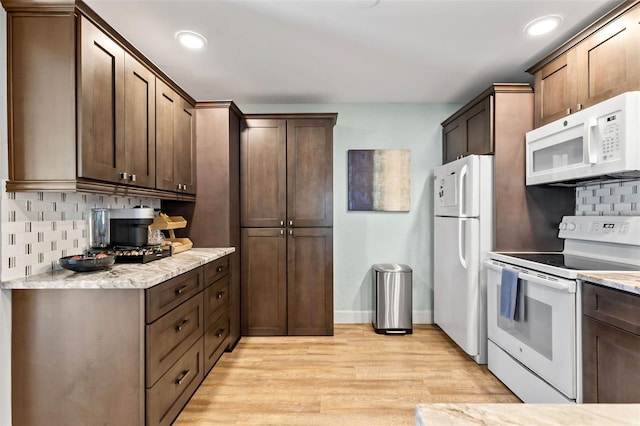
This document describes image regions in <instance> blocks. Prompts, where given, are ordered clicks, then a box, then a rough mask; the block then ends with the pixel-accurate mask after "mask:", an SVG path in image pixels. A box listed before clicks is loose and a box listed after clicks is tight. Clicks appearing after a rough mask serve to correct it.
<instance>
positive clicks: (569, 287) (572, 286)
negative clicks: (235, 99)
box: [485, 261, 576, 293]
mask: <svg viewBox="0 0 640 426" xmlns="http://www.w3.org/2000/svg"><path fill="white" fill-rule="evenodd" d="M485 265H487V267H488V268H489V269H493V270H494V271H496V272H500V273H501V272H502V268H503V267H502V266H499V265H496V264H495V263H492V262H491V261H485ZM512 269H515V270H517V271H518V278H519V279H521V280H526V281H530V282H532V283H536V284H539V285H543V286H545V287H550V288H553V289H556V290H560V291H565V292H567V293H575V292H576V282H575V281H571V280H563V279H560V280H558V281H551V280H549V279H545V278H542V277H538V276H535V275H531V274H527V273H526V272H522V271H520V270H519V269H518V268H513V267H512Z"/></svg>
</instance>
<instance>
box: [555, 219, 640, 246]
mask: <svg viewBox="0 0 640 426" xmlns="http://www.w3.org/2000/svg"><path fill="white" fill-rule="evenodd" d="M558 229H559V232H558V237H559V238H564V239H572V240H588V241H602V242H610V243H620V244H631V245H640V216H565V217H563V218H562V222H560V225H559V226H558Z"/></svg>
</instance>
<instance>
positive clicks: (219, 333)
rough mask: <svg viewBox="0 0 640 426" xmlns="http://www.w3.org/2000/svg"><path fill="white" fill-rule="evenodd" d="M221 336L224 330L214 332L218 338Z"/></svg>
mask: <svg viewBox="0 0 640 426" xmlns="http://www.w3.org/2000/svg"><path fill="white" fill-rule="evenodd" d="M223 334H224V328H221V329H220V330H218V331H217V332H216V336H218V337H222V335H223Z"/></svg>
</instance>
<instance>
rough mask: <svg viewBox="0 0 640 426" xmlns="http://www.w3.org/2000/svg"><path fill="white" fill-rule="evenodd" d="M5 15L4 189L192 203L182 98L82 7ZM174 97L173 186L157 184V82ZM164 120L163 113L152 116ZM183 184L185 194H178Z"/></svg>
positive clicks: (22, 4) (186, 101) (16, 5)
mask: <svg viewBox="0 0 640 426" xmlns="http://www.w3.org/2000/svg"><path fill="white" fill-rule="evenodd" d="M3 6H4V7H5V9H6V10H7V42H8V49H7V62H8V63H7V67H8V72H7V83H8V110H9V111H8V112H9V114H8V116H9V123H8V130H9V179H8V181H7V186H6V190H7V191H87V192H93V193H103V194H113V195H116V194H119V195H127V196H142V197H150V198H162V199H178V200H189V201H194V200H195V197H194V196H193V194H194V193H195V186H194V172H193V167H192V164H193V139H194V138H193V120H192V114H191V105H192V104H193V103H194V102H193V100H191V99H190V98H189V97H188V95H186V94H185V93H184V92H183V91H181V89H180V88H179V87H177V86H175V85H173V83H172V82H171V80H170V79H168V77H166V75H164V74H163V73H162V72H161V71H160V70H159V69H158V68H157V67H155V65H153V64H152V63H151V62H149V61H148V60H147V59H146V58H145V57H144V56H143V55H142V54H141V53H140V52H139V51H137V50H136V49H135V48H134V47H133V46H131V45H130V44H129V43H128V42H127V41H126V40H124V39H123V38H122V37H121V36H120V35H118V34H117V33H116V32H115V31H113V29H112V28H111V27H109V25H108V24H107V23H105V22H104V21H103V20H102V19H100V17H98V16H97V15H96V14H95V13H94V12H93V11H92V10H91V9H90V8H88V7H87V6H86V5H85V4H84V3H82V2H78V3H77V4H76V3H75V2H73V1H70V2H63V3H61V4H56V5H53V4H51V3H49V2H31V1H22V0H14V1H11V2H8V1H3ZM158 82H160V83H162V84H164V85H165V86H167V87H168V86H169V85H171V89H172V90H173V91H174V93H177V94H178V96H177V98H179V99H177V103H178V104H180V107H178V108H177V112H176V114H175V117H173V118H174V120H175V122H172V123H171V125H172V126H175V129H176V135H175V141H177V142H176V143H175V144H174V147H173V149H174V151H172V155H175V153H179V155H178V156H177V157H176V158H175V159H174V160H173V161H174V163H175V170H174V172H176V176H177V179H178V182H179V183H180V184H181V186H180V188H176V187H171V188H168V187H161V186H159V185H157V182H156V175H157V167H156V166H157V163H156V161H157V158H156V153H157V152H158V149H157V147H156V128H157V127H163V126H164V124H163V123H161V122H158V120H157V117H158V116H157V115H156V110H155V109H156V92H157V89H156V84H157V83H158ZM160 118H161V119H162V117H160ZM184 188H187V189H186V190H185V189H184Z"/></svg>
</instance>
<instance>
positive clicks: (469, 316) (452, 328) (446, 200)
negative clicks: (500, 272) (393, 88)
mask: <svg viewBox="0 0 640 426" xmlns="http://www.w3.org/2000/svg"><path fill="white" fill-rule="evenodd" d="M434 175H435V176H434V178H435V179H434V224H433V229H434V238H433V245H434V247H433V253H434V277H433V304H434V307H433V310H434V321H435V323H436V324H437V325H438V326H440V328H442V330H443V331H444V332H445V333H447V335H448V336H449V337H451V339H452V340H453V341H454V342H456V343H457V344H458V346H460V348H462V350H464V351H465V352H466V353H467V354H468V355H469V356H470V357H471V358H473V359H474V360H475V361H476V362H477V363H478V364H486V363H487V314H486V312H487V309H486V307H487V291H486V289H487V285H486V276H485V274H484V273H482V261H483V260H484V259H485V258H486V256H487V252H489V251H491V250H492V249H493V216H494V215H493V156H491V155H470V156H467V157H463V158H461V159H459V160H456V161H452V162H450V163H447V164H444V165H442V166H440V167H437V168H436V169H435V170H434Z"/></svg>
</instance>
